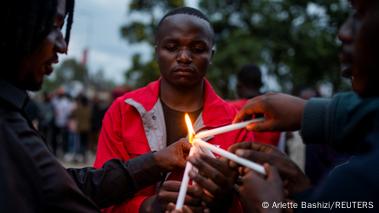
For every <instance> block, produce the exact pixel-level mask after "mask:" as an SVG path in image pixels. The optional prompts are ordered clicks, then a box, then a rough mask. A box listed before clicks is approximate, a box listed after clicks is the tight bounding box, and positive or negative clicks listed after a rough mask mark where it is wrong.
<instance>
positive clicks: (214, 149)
mask: <svg viewBox="0 0 379 213" xmlns="http://www.w3.org/2000/svg"><path fill="white" fill-rule="evenodd" d="M194 143H195V144H196V145H199V146H202V147H205V148H207V149H209V150H210V151H212V152H214V153H216V154H219V155H220V156H222V157H224V158H227V159H229V160H232V161H234V162H236V163H238V164H241V165H242V166H245V167H247V168H249V169H252V170H254V171H256V172H259V173H261V174H263V175H265V174H266V171H265V169H264V167H263V166H261V165H259V164H257V163H254V162H252V161H249V160H246V159H245V158H241V157H238V156H237V155H235V154H233V153H230V152H228V151H226V150H223V149H221V148H218V147H216V146H214V145H212V144H210V143H207V142H205V141H203V140H201V139H198V138H195V139H194Z"/></svg>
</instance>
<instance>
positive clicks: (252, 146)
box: [228, 142, 311, 195]
mask: <svg viewBox="0 0 379 213" xmlns="http://www.w3.org/2000/svg"><path fill="white" fill-rule="evenodd" d="M228 150H229V151H230V152H234V153H236V155H238V156H240V157H243V158H246V159H249V160H251V161H255V162H257V163H260V164H264V163H269V164H271V165H273V166H275V167H276V168H278V170H279V173H280V176H281V177H282V178H283V181H284V188H285V189H286V190H287V193H288V194H289V195H292V194H293V193H297V192H302V191H304V190H305V189H307V188H309V187H310V186H311V185H310V181H309V179H308V177H306V176H305V174H304V173H303V172H302V171H301V169H300V168H299V167H298V166H297V165H296V164H295V163H294V162H293V161H291V159H289V158H288V156H287V155H285V154H284V153H282V152H281V151H279V150H278V149H276V148H275V147H274V146H271V145H267V144H261V143H251V142H242V143H237V144H234V145H232V146H231V147H229V149H228ZM229 165H230V166H231V167H232V168H236V167H238V166H239V165H237V164H236V163H235V162H232V161H229Z"/></svg>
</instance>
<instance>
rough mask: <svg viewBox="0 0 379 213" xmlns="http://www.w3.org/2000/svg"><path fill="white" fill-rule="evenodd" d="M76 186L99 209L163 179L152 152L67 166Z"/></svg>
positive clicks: (117, 202) (119, 201)
mask: <svg viewBox="0 0 379 213" xmlns="http://www.w3.org/2000/svg"><path fill="white" fill-rule="evenodd" d="M67 171H68V172H69V173H70V175H71V176H72V177H73V179H74V180H75V182H76V183H77V185H78V186H79V188H80V189H81V190H82V191H83V192H84V193H85V194H86V195H87V196H89V197H90V198H91V199H92V200H93V201H94V202H95V203H96V204H97V205H98V206H99V207H100V208H105V207H108V206H111V205H114V204H119V203H122V202H124V201H125V200H127V199H130V198H132V197H133V196H134V194H135V193H136V192H137V191H139V190H140V189H142V188H144V187H146V186H148V185H151V184H153V183H155V182H157V181H159V180H162V178H163V172H162V169H160V168H158V166H157V165H156V163H155V160H154V153H148V154H144V155H141V156H139V157H136V158H133V159H130V160H128V161H122V160H118V159H112V160H110V161H107V162H106V163H105V164H104V165H103V167H102V168H99V169H95V168H92V167H88V168H82V169H73V168H71V169H67Z"/></svg>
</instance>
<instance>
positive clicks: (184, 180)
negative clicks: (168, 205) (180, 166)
mask: <svg viewBox="0 0 379 213" xmlns="http://www.w3.org/2000/svg"><path fill="white" fill-rule="evenodd" d="M195 152H196V146H192V147H191V149H190V152H189V156H191V155H193V153H195ZM191 169H192V164H191V163H190V162H189V161H187V163H186V168H185V169H184V174H183V178H182V183H181V184H180V189H179V195H178V199H177V200H176V207H175V208H176V209H182V208H183V205H184V198H185V197H186V193H187V188H188V183H189V175H188V174H189V172H190V171H191Z"/></svg>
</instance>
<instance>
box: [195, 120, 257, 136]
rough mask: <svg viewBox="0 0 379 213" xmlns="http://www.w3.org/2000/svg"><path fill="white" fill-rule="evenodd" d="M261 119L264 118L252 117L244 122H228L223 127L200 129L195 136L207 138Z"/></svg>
mask: <svg viewBox="0 0 379 213" xmlns="http://www.w3.org/2000/svg"><path fill="white" fill-rule="evenodd" d="M263 120H264V118H256V119H252V120H249V121H244V122H240V123H235V124H230V125H227V126H223V127H219V128H215V129H211V130H205V131H201V132H199V133H197V134H196V135H195V138H207V137H210V136H214V135H218V134H222V133H226V132H230V131H233V130H237V129H242V128H245V127H246V126H247V125H249V124H251V123H254V122H259V121H263Z"/></svg>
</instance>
